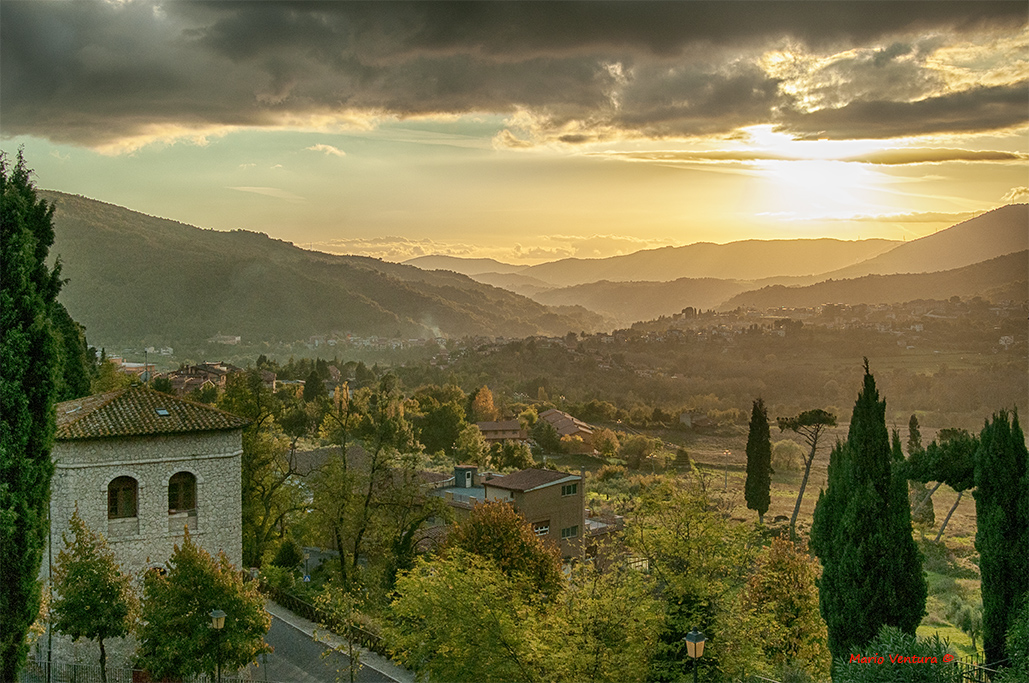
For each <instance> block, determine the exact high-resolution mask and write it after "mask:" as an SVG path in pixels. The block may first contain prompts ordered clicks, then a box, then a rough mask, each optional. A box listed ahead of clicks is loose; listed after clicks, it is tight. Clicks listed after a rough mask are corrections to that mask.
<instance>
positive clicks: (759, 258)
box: [40, 191, 1029, 345]
mask: <svg viewBox="0 0 1029 683" xmlns="http://www.w3.org/2000/svg"><path fill="white" fill-rule="evenodd" d="M40 194H41V195H42V196H43V197H44V198H46V199H48V200H50V201H52V202H54V203H55V204H56V206H57V210H56V213H55V228H56V234H55V244H54V248H53V249H52V250H51V253H52V254H56V255H59V256H60V258H61V261H62V263H63V264H64V265H63V274H64V276H65V277H66V278H68V279H69V282H68V283H67V284H66V285H65V287H64V289H63V290H62V292H61V297H60V298H61V301H62V302H63V303H64V304H65V306H66V307H67V309H68V311H69V312H70V313H71V315H72V316H73V317H74V318H75V319H76V320H78V321H79V322H81V323H82V324H83V325H85V326H86V329H87V335H88V337H89V339H90V341H91V343H94V344H108V345H116V344H129V345H136V344H138V343H139V342H141V341H146V342H148V343H154V344H157V343H169V344H170V343H174V342H179V343H189V342H200V341H203V340H205V339H207V338H209V337H211V336H213V335H215V334H228V335H240V336H241V337H243V339H244V340H251V341H294V340H299V339H307V338H308V337H310V336H312V335H324V334H330V333H332V332H343V333H351V334H354V335H357V336H371V335H377V336H383V337H408V338H409V337H427V336H451V337H453V336H465V335H483V336H505V337H523V336H528V335H534V334H546V335H560V334H565V333H566V332H568V331H569V330H574V331H578V330H602V329H610V328H611V327H612V326H626V325H629V324H631V323H633V322H636V321H639V320H648V319H654V318H657V317H660V316H662V315H670V314H672V313H678V312H679V311H681V310H682V309H683V308H686V307H688V306H692V307H694V308H703V309H708V308H722V309H725V308H735V307H737V306H754V307H758V308H769V307H777V306H814V305H818V304H821V303H827V302H837V303H851V302H863V303H877V302H890V301H904V300H911V299H917V298H949V297H951V296H954V295H957V296H961V297H967V296H976V295H979V296H984V297H987V298H989V297H993V298H1021V299H1024V298H1026V296H1027V286H1026V280H1027V276H1026V269H1027V267H1029V258H1027V256H1026V254H1027V252H1026V249H1027V248H1029V244H1027V242H1029V206H1027V205H1025V204H1019V205H1012V206H1007V207H1003V208H1001V209H997V210H995V211H992V212H989V213H987V214H983V215H982V216H979V217H977V218H974V219H972V220H969V221H966V222H964V223H960V224H958V225H956V226H953V227H951V228H948V229H947V230H942V231H940V232H938V233H935V234H933V235H929V236H927V237H923V238H921V239H919V240H914V241H912V242H907V243H897V242H891V241H887V240H865V241H860V242H844V241H840V240H831V239H818V240H769V241H758V240H747V241H743V242H733V243H729V244H724V245H717V244H709V243H698V244H693V245H689V246H685V247H667V248H663V249H652V250H646V251H641V252H637V253H635V254H629V255H626V256H619V257H614V258H610V259H592V260H585V259H563V260H561V261H554V262H552V263H545V264H540V265H536V266H531V267H524V266H516V265H511V264H503V263H500V262H499V261H495V260H493V259H460V258H456V257H446V256H441V257H420V258H418V259H413V260H412V262H411V263H417V264H420V265H422V266H425V267H430V266H431V267H436V268H437V269H433V270H425V269H423V268H419V267H415V266H414V265H408V264H397V263H389V262H385V261H381V260H378V259H373V258H368V257H362V256H335V255H330V254H324V253H321V252H314V251H306V250H303V249H300V248H298V247H296V246H294V245H292V244H290V243H288V242H283V241H281V240H275V239H271V238H270V237H268V236H267V235H264V234H261V233H254V232H249V231H245V230H236V231H232V232H219V231H214V230H203V229H200V228H196V227H193V226H189V225H184V224H182V223H177V222H175V221H171V220H166V219H163V218H155V217H153V216H147V215H145V214H141V213H137V212H135V211H131V210H129V209H125V208H122V207H118V206H114V205H111V204H106V203H103V202H99V201H96V200H92V199H87V198H84V197H79V196H74V195H68V194H63V193H60V192H53V191H41V192H40ZM999 257H1003V258H999ZM440 266H442V269H439V267H440ZM456 271H463V273H464V274H462V272H456ZM900 273H907V274H900ZM469 274H470V276H469ZM523 295H528V296H523Z"/></svg>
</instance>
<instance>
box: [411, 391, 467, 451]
mask: <svg viewBox="0 0 1029 683" xmlns="http://www.w3.org/2000/svg"><path fill="white" fill-rule="evenodd" d="M414 399H415V401H417V402H418V414H417V415H416V416H414V418H413V422H414V427H415V436H416V437H417V439H418V441H419V442H420V443H421V444H422V446H423V447H424V448H425V452H426V453H438V452H441V451H442V452H443V453H447V454H448V455H452V454H453V452H454V444H455V443H457V438H458V436H460V434H461V430H462V429H464V428H465V425H467V424H468V423H467V422H466V421H465V408H464V404H465V395H464V392H463V391H461V389H460V388H459V387H456V386H454V385H452V384H448V385H447V386H445V387H439V386H435V385H433V386H429V387H422V388H421V389H419V390H418V391H417V392H415V395H414Z"/></svg>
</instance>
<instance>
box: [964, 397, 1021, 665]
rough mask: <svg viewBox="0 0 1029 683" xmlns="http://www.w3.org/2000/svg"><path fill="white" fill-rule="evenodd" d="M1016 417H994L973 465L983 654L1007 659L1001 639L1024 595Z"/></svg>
mask: <svg viewBox="0 0 1029 683" xmlns="http://www.w3.org/2000/svg"><path fill="white" fill-rule="evenodd" d="M1026 462H1027V455H1026V446H1025V436H1024V435H1023V433H1022V428H1021V427H1020V426H1019V424H1018V413H1017V412H1015V413H1014V415H1013V416H1012V417H1011V418H1010V419H1009V416H1008V413H1007V411H1001V412H999V413H996V414H994V416H993V422H992V423H991V422H990V421H987V422H986V425H985V426H984V427H983V430H982V432H980V434H979V449H978V450H977V451H976V461H975V487H976V488H975V491H973V492H972V495H973V496H974V497H975V516H976V524H977V527H978V528H977V531H976V534H975V548H976V550H978V551H979V571H980V574H981V576H982V588H981V590H982V597H983V650H984V651H985V653H986V660H987V662H990V663H1000V662H1002V661H1004V659H1005V657H1006V653H1005V644H1004V637H1005V634H1006V633H1007V630H1008V627H1009V626H1010V625H1011V621H1012V619H1013V617H1014V615H1015V614H1017V611H1018V608H1019V607H1020V606H1021V604H1022V601H1023V600H1024V599H1025V598H1026V593H1027V589H1029V500H1027V497H1029V492H1027V490H1026V483H1027V474H1026V469H1027V464H1026Z"/></svg>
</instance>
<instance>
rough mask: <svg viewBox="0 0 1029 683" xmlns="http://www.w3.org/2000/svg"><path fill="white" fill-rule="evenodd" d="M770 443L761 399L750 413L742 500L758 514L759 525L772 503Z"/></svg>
mask: <svg viewBox="0 0 1029 683" xmlns="http://www.w3.org/2000/svg"><path fill="white" fill-rule="evenodd" d="M771 486H772V440H771V435H770V433H769V431H768V411H767V410H766V409H765V402H764V401H763V400H761V399H760V398H759V399H757V400H756V401H754V406H753V408H752V410H751V413H750V433H749V435H748V436H747V483H746V485H745V486H744V497H745V498H746V500H747V507H748V508H750V509H751V510H754V511H755V512H757V520H758V523H760V524H764V523H765V513H766V512H768V506H769V505H770V504H771V502H772V496H771Z"/></svg>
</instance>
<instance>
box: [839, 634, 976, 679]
mask: <svg viewBox="0 0 1029 683" xmlns="http://www.w3.org/2000/svg"><path fill="white" fill-rule="evenodd" d="M856 658H857V659H856ZM955 660H956V657H955V656H954V654H953V653H952V652H951V651H950V644H949V643H948V642H947V641H946V640H943V639H941V638H940V637H939V636H938V635H933V636H932V637H931V638H917V637H915V636H912V635H908V634H907V633H904V632H903V631H901V630H900V629H898V628H894V627H893V626H884V627H883V628H882V629H881V630H880V631H879V635H877V636H876V637H875V638H873V639H872V642H870V643H868V645H865V646H864V647H863V648H862V649H861V652H853V653H850V654H849V655H846V656H844V657H838V658H837V659H836V661H835V662H834V663H833V677H832V679H833V683H961V672H960V670H959V669H958V667H957V666H956V665H955V663H954V662H955Z"/></svg>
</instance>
